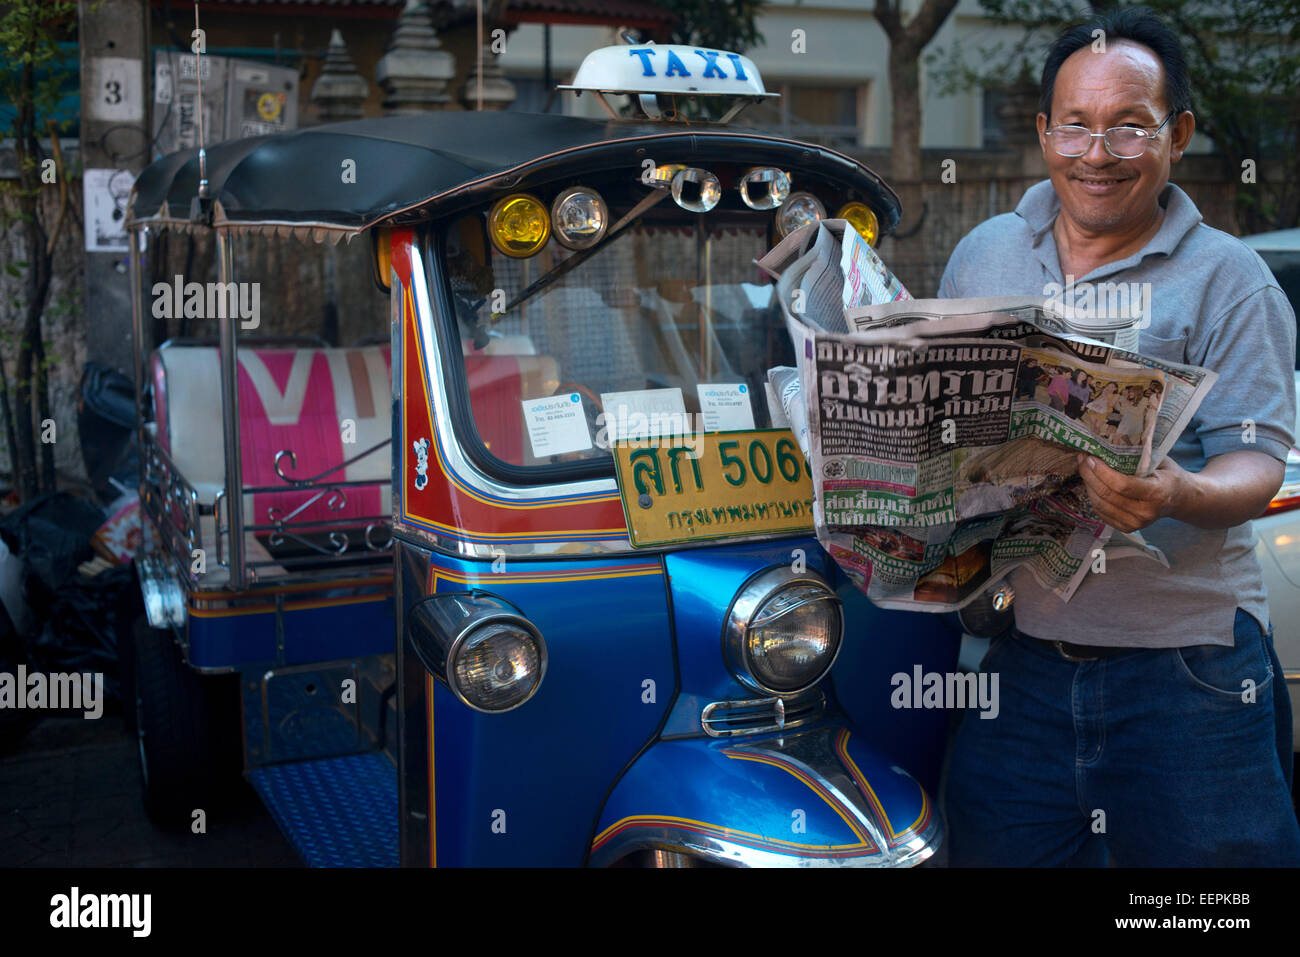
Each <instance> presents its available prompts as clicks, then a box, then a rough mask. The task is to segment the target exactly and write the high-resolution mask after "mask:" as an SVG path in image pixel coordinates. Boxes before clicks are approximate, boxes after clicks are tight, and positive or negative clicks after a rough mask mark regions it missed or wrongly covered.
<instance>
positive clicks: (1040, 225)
mask: <svg viewBox="0 0 1300 957" xmlns="http://www.w3.org/2000/svg"><path fill="white" fill-rule="evenodd" d="M1158 202H1159V203H1160V205H1161V206H1163V207H1164V208H1165V218H1164V221H1163V222H1162V223H1161V224H1160V229H1159V230H1157V231H1156V234H1155V235H1154V236H1152V237H1151V239H1150V240H1149V241H1148V242H1147V244H1146V245H1145V246H1143V247H1142V249H1141V250H1140V251H1139V252H1138V253H1136V254H1135V255H1133V256H1130V257H1128V258H1127V259H1125V260H1122V261H1120V262H1114V263H1107V264H1106V265H1105V266H1102V267H1100V269H1098V270H1096V271H1098V272H1100V271H1102V270H1105V271H1106V272H1110V271H1113V270H1117V269H1123V268H1127V267H1129V266H1133V265H1136V264H1137V263H1139V262H1141V261H1142V259H1143V258H1144V257H1146V256H1150V255H1153V254H1155V253H1164V254H1165V255H1170V254H1172V253H1173V251H1174V250H1175V249H1176V248H1177V247H1178V244H1179V243H1180V242H1182V241H1183V237H1184V236H1186V235H1187V234H1188V233H1189V232H1191V231H1192V229H1193V228H1194V227H1195V226H1196V224H1197V223H1199V222H1201V220H1202V219H1203V217H1202V216H1201V211H1200V210H1199V209H1197V208H1196V204H1195V203H1193V202H1192V198H1191V197H1190V196H1188V195H1187V194H1186V193H1184V192H1183V191H1182V190H1181V189H1179V188H1178V187H1177V186H1175V185H1174V184H1173V183H1169V184H1167V185H1166V186H1165V188H1164V189H1163V190H1161V191H1160V198H1159V200H1158ZM1060 211H1061V200H1060V198H1059V197H1058V196H1057V195H1056V190H1055V189H1054V188H1053V187H1052V181H1051V180H1050V179H1045V180H1043V181H1042V182H1041V183H1035V184H1034V185H1033V186H1031V187H1029V189H1027V190H1025V195H1024V196H1023V197H1021V199H1020V204H1019V205H1018V206H1016V215H1017V216H1019V217H1020V218H1021V219H1023V220H1024V221H1025V222H1026V224H1028V226H1029V229H1030V231H1031V232H1032V234H1033V237H1034V245H1035V246H1037V245H1039V244H1040V243H1042V242H1043V240H1044V239H1046V240H1048V241H1049V242H1050V243H1051V254H1052V258H1055V256H1056V240H1055V238H1054V237H1053V236H1052V224H1053V223H1054V222H1056V216H1057V214H1058V213H1060Z"/></svg>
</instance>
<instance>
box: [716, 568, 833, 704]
mask: <svg viewBox="0 0 1300 957" xmlns="http://www.w3.org/2000/svg"><path fill="white" fill-rule="evenodd" d="M843 636H844V616H843V614H842V613H841V611H840V600H839V598H838V597H837V596H836V595H835V593H834V592H833V591H831V589H830V586H828V585H827V584H826V583H825V582H824V581H822V579H821V578H819V577H818V576H817V575H815V574H813V573H811V572H803V573H798V572H795V571H794V570H792V569H790V568H787V567H784V566H783V567H780V568H770V569H768V570H767V571H764V572H761V573H759V574H758V575H756V576H754V577H753V578H751V579H750V580H749V581H748V582H746V583H745V584H744V586H743V587H742V588H741V589H740V591H739V593H738V594H737V595H736V599H735V601H733V602H732V604H731V611H730V612H728V614H727V625H726V630H725V631H724V633H723V646H724V649H725V652H726V657H727V663H728V664H729V665H730V667H731V670H732V672H733V673H734V674H735V676H736V678H737V679H738V680H739V681H740V682H741V683H742V684H744V685H746V686H748V687H750V688H753V689H754V690H756V691H760V692H764V693H767V694H782V695H784V694H794V693H795V692H798V691H802V690H803V689H805V688H808V687H810V686H812V685H813V684H815V683H816V682H817V681H819V680H820V679H821V678H822V676H823V675H825V674H826V672H827V671H829V670H830V667H831V665H832V664H834V662H835V656H836V655H837V654H839V650H840V643H841V641H842V639H843Z"/></svg>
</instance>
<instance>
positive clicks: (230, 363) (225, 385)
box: [217, 231, 244, 588]
mask: <svg viewBox="0 0 1300 957" xmlns="http://www.w3.org/2000/svg"><path fill="white" fill-rule="evenodd" d="M232 256H233V250H232V248H231V239H230V235H229V234H228V233H226V232H224V231H223V232H219V233H217V261H218V264H219V267H218V268H219V274H220V277H221V281H222V283H229V282H231V281H232V279H231V273H232V271H233V269H232ZM223 288H229V286H223ZM219 321H220V323H221V342H220V348H221V427H222V439H223V442H224V444H225V452H226V515H227V516H228V518H229V535H230V584H231V585H232V586H233V587H236V588H242V587H243V586H244V472H243V468H242V463H241V462H240V455H239V357H238V353H237V352H236V350H237V349H238V344H237V343H236V342H235V331H236V330H235V323H236V322H238V321H239V316H238V314H237V313H235V314H228V315H225V316H223V317H221V318H220V320H219ZM217 519H218V520H220V516H217Z"/></svg>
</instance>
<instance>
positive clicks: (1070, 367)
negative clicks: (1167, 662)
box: [759, 220, 1216, 611]
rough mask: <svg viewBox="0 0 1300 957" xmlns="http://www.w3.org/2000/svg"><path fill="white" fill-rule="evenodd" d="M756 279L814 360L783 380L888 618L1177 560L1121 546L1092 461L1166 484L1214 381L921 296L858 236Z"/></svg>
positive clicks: (847, 537)
mask: <svg viewBox="0 0 1300 957" xmlns="http://www.w3.org/2000/svg"><path fill="white" fill-rule="evenodd" d="M863 250H865V252H864V251H863ZM759 265H760V267H762V268H763V269H765V270H766V271H767V272H768V273H769V274H771V275H773V276H774V277H776V278H777V298H778V300H779V301H780V303H781V308H782V311H783V313H784V315H785V318H786V323H787V327H788V329H789V332H790V335H791V337H792V339H793V342H794V347H795V354H796V356H797V357H798V368H797V369H796V368H777V369H772V370H770V372H769V381H770V384H771V386H772V390H773V392H774V393H775V394H776V395H777V396H779V397H780V398H781V401H782V405H783V408H784V410H785V412H786V415H787V417H788V418H789V420H790V423H791V428H792V429H793V430H794V432H795V434H796V436H797V437H798V438H799V439H800V445H801V447H803V448H804V452H805V454H806V455H807V456H808V460H809V464H810V467H811V470H812V474H813V484H814V490H815V495H816V501H815V506H814V513H815V519H816V526H817V534H818V537H819V539H820V541H821V542H822V545H823V547H825V548H826V549H827V551H828V552H829V553H830V554H831V556H832V557H833V558H834V559H835V560H836V562H837V563H838V564H839V565H840V567H841V568H842V569H843V570H844V571H845V573H846V574H847V575H848V576H849V577H850V578H851V579H852V580H853V581H854V582H855V583H856V584H857V586H858V587H859V588H861V589H862V590H863V591H864V592H866V594H867V595H868V597H870V598H871V599H872V600H873V601H875V602H876V603H877V604H879V605H881V606H884V607H895V608H909V609H913V610H929V611H950V610H954V609H956V608H960V607H961V606H962V605H964V604H966V603H968V602H969V601H971V600H972V599H974V598H975V597H976V596H977V595H979V594H980V593H981V592H983V591H984V590H985V589H987V588H989V587H990V586H992V585H993V584H995V583H996V582H998V581H1000V580H1001V579H1002V578H1003V577H1005V576H1006V575H1007V574H1008V573H1009V572H1010V571H1011V570H1012V569H1014V568H1016V567H1019V566H1022V565H1024V566H1027V567H1028V568H1029V570H1030V571H1031V572H1032V573H1033V575H1034V577H1035V578H1036V579H1037V580H1038V581H1039V582H1040V583H1041V584H1042V585H1043V587H1045V588H1049V589H1051V590H1053V591H1054V592H1055V593H1056V594H1057V595H1058V596H1060V597H1061V598H1062V599H1063V600H1067V601H1068V600H1069V598H1070V597H1071V596H1072V595H1073V594H1074V592H1075V590H1076V589H1077V588H1078V586H1079V584H1080V583H1081V581H1082V580H1083V577H1084V576H1085V575H1086V574H1088V572H1089V570H1090V567H1091V566H1092V564H1093V562H1094V560H1095V556H1096V555H1097V554H1098V553H1099V550H1107V551H1111V550H1112V549H1115V547H1116V545H1120V544H1122V546H1123V552H1124V553H1125V554H1134V553H1136V554H1144V555H1147V556H1148V557H1150V558H1152V559H1154V560H1157V561H1161V562H1163V561H1164V557H1163V556H1162V555H1161V554H1160V553H1159V551H1158V550H1157V549H1154V548H1152V547H1150V546H1148V545H1146V543H1145V542H1143V540H1142V538H1141V536H1140V535H1139V534H1131V535H1123V536H1121V537H1118V538H1117V542H1116V543H1115V545H1112V544H1111V538H1112V535H1114V531H1113V529H1111V528H1110V527H1109V526H1107V525H1106V524H1105V523H1104V522H1103V521H1102V520H1101V519H1099V518H1098V517H1097V515H1096V513H1095V512H1094V511H1093V509H1092V507H1091V504H1090V502H1089V499H1088V496H1087V493H1086V491H1085V489H1084V487H1083V482H1082V479H1081V478H1080V477H1079V475H1078V466H1077V464H1076V456H1077V455H1078V454H1079V453H1081V452H1082V453H1086V454H1088V455H1093V456H1096V457H1097V458H1098V459H1100V460H1101V461H1103V462H1105V463H1106V464H1107V465H1109V466H1110V467H1111V468H1113V469H1115V470H1117V471H1120V472H1122V473H1124V474H1127V475H1146V474H1150V472H1151V471H1152V470H1154V469H1155V468H1156V466H1157V465H1159V463H1160V461H1161V460H1162V459H1163V457H1164V456H1165V455H1166V454H1167V453H1168V452H1169V450H1170V449H1171V448H1172V446H1173V444H1174V443H1175V442H1176V441H1177V438H1178V436H1179V434H1180V433H1181V432H1182V431H1183V430H1184V429H1185V428H1186V426H1187V424H1188V423H1189V422H1190V421H1191V418H1192V416H1193V414H1194V413H1195V411H1196V408H1197V406H1198V405H1199V404H1200V402H1201V401H1202V399H1203V398H1204V396H1205V394H1206V392H1208V390H1209V389H1210V387H1211V386H1212V385H1213V384H1214V381H1215V378H1216V374H1215V373H1213V372H1211V371H1209V370H1206V369H1201V368H1197V367H1193V366H1186V365H1179V364H1174V363H1169V362H1164V361H1161V360H1156V359H1150V358H1147V357H1144V356H1142V355H1140V354H1138V353H1136V352H1132V351H1129V350H1128V349H1123V348H1119V347H1117V346H1115V345H1114V344H1112V343H1108V342H1105V341H1101V340H1098V339H1089V338H1084V337H1082V336H1079V335H1077V334H1076V333H1075V332H1074V330H1073V329H1072V328H1071V326H1070V323H1069V322H1068V321H1067V320H1066V319H1065V318H1064V317H1063V316H1062V315H1061V314H1060V313H1057V312H1055V311H1053V309H1052V308H1050V304H1049V303H1047V302H1045V301H1043V300H1026V299H1024V298H1000V299H964V300H963V299H931V300H914V299H911V298H910V297H908V294H907V291H906V290H905V289H904V288H903V287H902V285H901V284H900V283H899V282H898V280H897V279H896V278H895V277H894V276H893V275H892V274H891V273H889V271H888V270H887V269H886V268H885V266H884V264H883V263H882V262H881V261H880V259H879V257H877V256H876V255H875V253H874V251H873V250H871V248H870V247H869V246H868V245H867V244H866V243H865V242H864V241H863V240H862V239H861V237H859V236H858V235H857V234H856V232H854V231H853V229H852V227H851V226H848V224H846V223H843V221H835V220H831V221H826V222H822V223H818V224H812V225H809V226H805V227H803V228H802V229H800V230H797V231H796V232H794V233H792V234H791V235H790V236H788V237H786V239H785V240H783V241H782V243H781V244H780V245H778V246H777V247H775V248H774V249H773V250H772V251H771V252H770V253H768V255H767V256H765V257H764V258H763V259H762V260H760V262H759ZM877 299H883V300H884V301H876V300H877ZM1131 318H1132V320H1133V322H1136V321H1137V320H1138V318H1139V317H1136V316H1135V317H1131ZM1111 325H1112V326H1113V327H1114V328H1115V329H1116V330H1117V331H1118V333H1119V334H1121V335H1123V334H1125V333H1127V332H1131V330H1132V329H1133V328H1134V326H1133V323H1132V322H1130V323H1127V324H1126V323H1123V322H1116V323H1112V324H1111ZM1096 327H1097V324H1096V323H1093V324H1092V326H1091V328H1092V329H1095V328H1096ZM1123 341H1125V342H1131V341H1133V338H1132V336H1131V334H1128V335H1127V336H1126V338H1124V339H1123ZM1111 553H1115V552H1114V551H1111Z"/></svg>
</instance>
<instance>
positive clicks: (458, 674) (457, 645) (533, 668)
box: [406, 591, 546, 713]
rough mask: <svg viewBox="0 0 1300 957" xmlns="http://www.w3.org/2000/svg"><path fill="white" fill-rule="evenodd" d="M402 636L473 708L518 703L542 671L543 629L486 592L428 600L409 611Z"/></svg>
mask: <svg viewBox="0 0 1300 957" xmlns="http://www.w3.org/2000/svg"><path fill="white" fill-rule="evenodd" d="M406 634H407V637H408V638H409V640H410V643H411V647H412V649H413V650H414V651H415V653H416V655H417V656H418V657H419V659H420V661H421V662H422V663H423V664H424V666H425V668H427V669H428V671H429V673H430V674H431V675H433V676H434V677H435V678H437V679H438V680H439V681H441V682H442V683H443V684H445V685H447V687H448V688H450V689H451V691H452V693H453V694H455V695H456V697H457V698H459V699H460V700H461V701H462V702H464V703H465V704H466V705H468V706H469V707H471V708H473V709H474V710H475V711H485V712H489V713H499V712H502V711H510V710H511V709H513V708H517V707H519V706H520V705H521V704H523V703H524V702H525V701H527V700H528V699H529V698H531V697H532V696H533V695H534V694H535V693H536V692H537V689H538V688H539V687H540V686H541V683H542V678H543V677H545V675H546V642H545V641H544V640H543V639H542V633H541V632H540V631H538V630H537V626H536V625H534V624H533V623H532V622H530V621H529V620H528V619H527V618H525V617H524V616H523V615H522V614H521V613H520V612H519V609H517V608H515V606H514V605H511V604H510V603H509V602H507V601H505V600H504V599H501V598H498V597H497V596H496V595H491V594H488V593H487V592H479V591H475V592H459V593H455V594H447V595H434V596H432V597H430V598H426V599H425V600H424V601H422V602H420V603H419V604H417V605H415V606H414V607H413V608H411V610H410V611H408V612H407V621H406Z"/></svg>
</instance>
